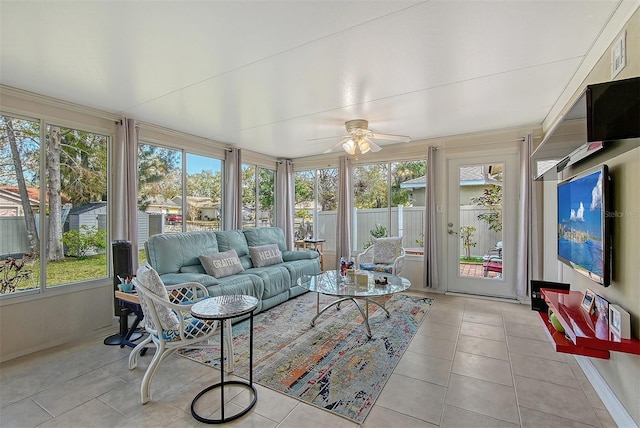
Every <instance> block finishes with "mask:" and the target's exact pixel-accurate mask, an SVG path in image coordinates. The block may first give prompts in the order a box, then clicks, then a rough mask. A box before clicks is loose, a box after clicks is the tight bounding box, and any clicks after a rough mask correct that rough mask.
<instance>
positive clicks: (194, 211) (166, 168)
mask: <svg viewBox="0 0 640 428" xmlns="http://www.w3.org/2000/svg"><path fill="white" fill-rule="evenodd" d="M183 159H185V160H186V174H185V173H184V169H183ZM183 182H186V185H185V186H184V188H185V193H184V195H183V185H182V184H183ZM221 198H222V161H221V160H220V159H215V158H211V157H207V156H202V155H197V154H193V153H187V152H184V151H183V150H179V149H172V148H166V147H160V146H157V145H152V144H147V143H141V144H139V145H138V209H139V213H138V229H139V234H138V235H139V236H140V238H141V242H139V245H140V248H142V244H144V242H145V241H146V240H147V239H148V237H149V236H152V235H156V234H159V233H179V232H183V231H213V230H220V225H221V222H222V219H221V211H220V208H221V203H222V199H221ZM143 260H144V251H143V250H142V249H141V250H140V251H139V261H143Z"/></svg>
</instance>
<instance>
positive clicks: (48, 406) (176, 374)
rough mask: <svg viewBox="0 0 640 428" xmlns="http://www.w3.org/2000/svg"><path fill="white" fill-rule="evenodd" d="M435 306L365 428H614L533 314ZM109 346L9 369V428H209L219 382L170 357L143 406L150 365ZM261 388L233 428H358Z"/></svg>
mask: <svg viewBox="0 0 640 428" xmlns="http://www.w3.org/2000/svg"><path fill="white" fill-rule="evenodd" d="M432 297H435V304H434V305H433V307H432V308H431V310H430V312H429V314H428V315H427V317H426V318H425V320H424V322H423V323H422V325H421V326H420V328H419V330H418V332H417V335H416V336H415V337H414V339H413V341H412V342H411V345H410V347H409V349H408V350H407V352H406V353H405V354H404V356H403V357H402V360H401V361H400V363H399V364H398V366H397V367H396V369H395V371H394V372H393V374H392V375H391V377H390V379H389V381H388V382H387V384H386V386H385V387H384V389H383V391H382V393H381V394H380V396H379V398H378V400H377V401H376V404H375V406H374V407H373V409H372V410H371V413H369V416H368V417H367V419H366V420H365V422H364V423H363V424H362V425H361V426H362V427H365V428H374V427H434V426H440V427H516V426H523V427H534V426H535V427H554V426H555V427H572V426H575V427H578V426H580V427H585V426H586V427H588V426H594V427H614V426H615V423H614V421H613V420H612V419H611V416H610V415H609V413H608V412H607V410H606V409H605V407H604V405H603V404H602V402H601V400H600V399H599V398H598V396H597V394H596V393H595V391H594V389H593V387H592V386H591V384H590V383H589V382H588V381H587V379H586V377H585V376H584V374H583V373H582V371H581V369H580V367H579V366H578V364H577V363H576V361H575V359H574V358H573V357H572V356H570V355H564V354H559V353H556V352H554V351H553V349H552V347H551V345H550V344H549V342H548V341H547V338H546V336H545V333H544V331H543V329H542V327H541V325H540V322H539V321H538V319H537V315H536V313H534V312H532V311H531V310H530V309H529V307H528V306H525V305H516V304H512V303H502V302H495V301H489V300H481V299H474V298H466V297H459V296H446V295H433V296H432ZM108 334H109V332H100V334H99V335H97V336H96V337H95V338H94V339H91V340H86V341H82V342H79V343H75V344H73V345H71V346H64V347H57V348H54V349H50V350H47V351H43V352H39V353H36V354H33V355H30V356H27V357H23V358H19V359H16V360H14V361H9V362H6V363H3V364H1V365H0V406H1V407H0V426H2V427H36V426H37V427H117V426H127V427H138V426H140V427H143V426H144V427H155V426H179V427H183V426H184V427H191V426H199V425H203V424H200V423H199V422H197V421H196V420H195V419H193V417H192V416H191V414H190V405H191V400H192V399H193V397H194V396H195V395H196V394H197V393H198V392H199V391H200V390H202V389H203V388H204V387H206V386H208V385H210V384H211V383H213V382H215V381H217V380H218V379H219V372H218V371H217V370H212V369H210V368H208V367H206V366H203V365H201V364H198V363H195V362H192V361H189V360H187V359H185V358H181V357H178V356H171V357H169V358H168V359H167V360H165V361H164V362H163V363H162V364H161V365H160V368H159V369H158V371H157V373H156V376H155V378H154V380H153V383H152V389H151V394H152V395H151V397H152V401H151V402H150V403H148V404H146V405H144V406H143V405H141V404H140V381H141V379H142V375H143V373H144V370H145V368H146V364H147V363H148V361H149V357H148V356H146V357H142V358H141V359H140V360H141V361H140V363H139V364H140V366H139V367H138V368H137V369H135V370H133V371H129V370H128V369H127V356H128V353H129V350H128V349H120V347H118V346H105V345H104V344H103V342H102V340H103V339H104V337H106V336H107V335H108ZM374 334H375V332H374ZM257 388H258V402H257V404H256V406H255V407H254V409H253V410H252V411H251V412H250V413H249V414H247V415H245V416H244V417H242V418H240V419H238V420H236V421H233V422H232V423H229V424H228V426H238V427H280V428H285V427H296V428H297V427H355V426H357V425H356V424H354V423H352V422H350V421H348V420H346V419H343V418H341V417H338V416H335V415H333V414H331V413H328V412H325V411H323V410H320V409H317V408H315V407H312V406H309V405H306V404H303V403H300V402H298V401H297V400H295V399H293V398H290V397H287V396H285V395H281V394H278V393H276V392H273V391H271V390H269V389H266V388H263V387H261V386H259V385H258V386H257ZM237 392H238V393H237V394H235V395H234V392H233V391H230V392H229V393H227V397H228V398H229V401H228V404H227V407H226V415H227V416H228V415H229V414H233V412H234V411H235V410H233V409H238V408H240V406H243V404H244V403H245V402H246V400H247V399H248V398H249V394H248V393H246V392H243V391H237ZM207 397H208V398H207V400H206V401H205V402H203V404H204V406H199V408H198V410H199V411H201V412H207V413H210V414H211V415H216V414H217V413H216V412H218V411H219V410H218V409H219V407H220V403H219V398H218V399H217V401H216V398H217V397H218V394H213V395H210V396H207ZM207 408H208V409H209V410H208V411H207V410H206V409H207Z"/></svg>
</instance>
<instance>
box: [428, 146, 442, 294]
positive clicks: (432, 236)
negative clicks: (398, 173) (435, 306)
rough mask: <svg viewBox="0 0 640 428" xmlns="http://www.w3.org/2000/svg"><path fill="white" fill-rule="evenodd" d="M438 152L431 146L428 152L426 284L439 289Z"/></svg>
mask: <svg viewBox="0 0 640 428" xmlns="http://www.w3.org/2000/svg"><path fill="white" fill-rule="evenodd" d="M436 151H437V148H436V147H434V146H430V147H429V150H428V152H427V177H426V179H427V180H426V189H425V191H426V199H425V202H426V203H425V213H424V284H425V287H426V288H434V289H435V288H438V287H439V286H440V279H439V276H438V248H437V242H436V237H437V233H436V215H437V214H436V212H437V210H436V207H437V205H436V204H437V201H436V188H437V186H436V184H437V183H436Z"/></svg>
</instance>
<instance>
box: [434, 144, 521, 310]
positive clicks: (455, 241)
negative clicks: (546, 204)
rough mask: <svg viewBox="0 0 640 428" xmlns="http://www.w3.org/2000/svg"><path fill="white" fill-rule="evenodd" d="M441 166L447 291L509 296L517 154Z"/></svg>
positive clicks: (513, 293)
mask: <svg viewBox="0 0 640 428" xmlns="http://www.w3.org/2000/svg"><path fill="white" fill-rule="evenodd" d="M447 164H448V178H449V180H448V183H449V190H448V208H447V218H446V219H447V238H446V239H447V248H448V250H447V278H448V280H447V291H450V292H451V291H453V292H459V293H467V294H476V295H484V296H493V297H502V298H515V297H516V272H515V262H516V254H515V249H516V225H517V221H516V220H517V218H516V215H517V203H518V200H517V188H518V186H517V183H518V177H517V175H518V174H517V167H518V157H517V154H502V155H496V156H493V155H492V156H473V157H468V156H465V157H457V158H450V159H449V160H448V162H447Z"/></svg>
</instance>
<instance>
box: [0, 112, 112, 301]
mask: <svg viewBox="0 0 640 428" xmlns="http://www.w3.org/2000/svg"><path fill="white" fill-rule="evenodd" d="M0 128H1V146H0V152H2V154H3V156H2V159H3V161H2V163H1V165H0V192H1V193H2V200H3V201H4V202H3V206H2V209H1V212H0V234H1V235H2V236H1V238H2V239H0V242H2V244H1V247H0V259H1V260H0V270H2V274H0V277H2V278H4V279H3V281H5V282H8V281H10V279H7V278H10V272H8V270H7V269H9V271H10V268H7V264H6V261H7V260H12V261H11V262H10V265H11V266H16V263H18V262H15V260H22V261H23V265H22V267H21V279H20V282H22V284H20V285H18V286H16V287H13V288H12V287H9V288H6V287H3V288H4V289H5V290H12V291H19V290H24V289H29V288H35V287H38V286H46V287H51V286H56V285H61V284H68V283H74V282H79V281H84V280H89V279H95V278H103V277H106V276H107V274H108V266H107V256H106V247H107V245H106V244H107V243H106V236H107V224H108V222H107V213H108V200H107V180H108V171H107V164H108V162H107V148H108V143H109V138H108V137H107V136H105V135H100V134H96V133H92V132H86V131H83V130H79V129H72V128H65V127H61V126H56V125H52V124H47V125H45V127H44V144H41V141H42V140H41V139H42V132H41V122H40V121H35V120H26V119H21V118H16V117H10V116H2V117H1V120H0ZM43 161H44V163H45V165H44V167H45V168H44V171H45V176H44V177H45V178H44V180H41V169H40V166H41V164H42V162H43ZM42 186H44V189H42V188H41V187H42ZM43 193H44V195H46V199H45V202H44V203H42V202H41V200H42V195H43ZM43 222H44V224H45V227H44V228H42V227H41V225H42V223H43ZM83 226H84V227H83ZM43 230H46V231H48V233H47V234H46V235H45V234H43V233H42V231H43ZM71 236H75V237H76V238H75V239H71ZM65 242H66V243H68V245H65ZM78 242H81V243H84V244H82V245H81V246H78V244H77V243H78ZM39 259H44V260H45V261H46V264H45V268H44V269H43V270H42V271H41V269H40V264H39V263H37V262H36V261H37V260H39ZM25 264H27V266H25ZM29 264H30V266H28V265H29ZM29 269H30V270H31V272H30V273H29V274H28V275H27V274H26V273H27V272H26V271H27V270H29ZM5 274H7V275H9V276H6V275H5Z"/></svg>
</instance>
